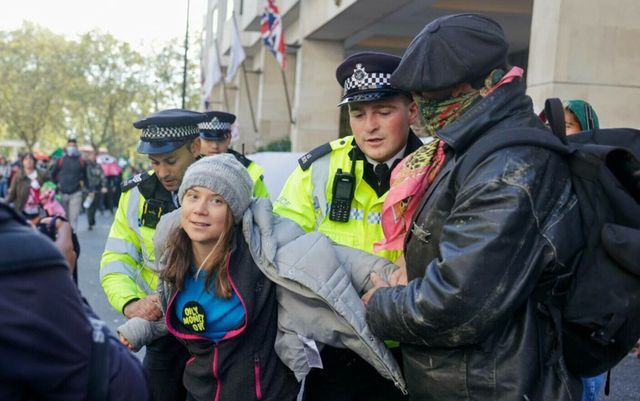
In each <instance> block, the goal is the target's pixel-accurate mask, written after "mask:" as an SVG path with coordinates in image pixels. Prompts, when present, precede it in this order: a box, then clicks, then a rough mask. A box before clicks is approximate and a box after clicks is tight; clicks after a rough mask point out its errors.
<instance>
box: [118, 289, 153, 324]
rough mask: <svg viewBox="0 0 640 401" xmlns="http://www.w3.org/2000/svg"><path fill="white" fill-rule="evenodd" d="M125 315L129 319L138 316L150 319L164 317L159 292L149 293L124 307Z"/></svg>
mask: <svg viewBox="0 0 640 401" xmlns="http://www.w3.org/2000/svg"><path fill="white" fill-rule="evenodd" d="M124 315H125V316H126V317H128V318H129V319H131V318H132V317H136V316H137V317H141V318H143V319H145V320H150V321H154V320H158V319H160V318H161V317H162V308H161V307H160V299H159V298H158V294H152V295H147V296H146V297H144V298H142V299H139V300H137V301H133V302H131V303H129V304H128V305H127V306H125V308H124Z"/></svg>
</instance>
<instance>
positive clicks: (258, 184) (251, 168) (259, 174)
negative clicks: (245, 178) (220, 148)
mask: <svg viewBox="0 0 640 401" xmlns="http://www.w3.org/2000/svg"><path fill="white" fill-rule="evenodd" d="M228 153H231V154H232V155H233V156H235V158H236V159H237V160H238V161H239V162H240V163H242V165H243V166H245V168H246V169H247V172H248V173H249V176H250V177H251V180H253V196H255V197H258V198H269V191H268V190H267V186H266V185H265V184H264V168H262V166H260V165H259V164H258V163H256V162H254V161H253V160H250V159H248V158H247V157H246V156H244V155H243V154H242V153H239V152H236V151H235V150H232V149H229V150H228Z"/></svg>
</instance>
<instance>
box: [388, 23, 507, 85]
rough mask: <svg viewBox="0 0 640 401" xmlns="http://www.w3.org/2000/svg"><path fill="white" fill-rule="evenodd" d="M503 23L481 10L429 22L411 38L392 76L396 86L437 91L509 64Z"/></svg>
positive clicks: (474, 78) (469, 80) (473, 79)
mask: <svg viewBox="0 0 640 401" xmlns="http://www.w3.org/2000/svg"><path fill="white" fill-rule="evenodd" d="M508 50H509V44H508V43H507V39H506V38H505V36H504V32H503V31H502V28H501V27H500V25H499V24H498V23H497V22H495V21H494V20H492V19H490V18H487V17H485V16H483V15H479V14H454V15H447V16H444V17H440V18H437V19H435V20H433V21H432V22H430V23H429V24H427V25H426V26H425V27H424V28H423V29H422V31H420V33H419V34H418V35H417V36H416V37H415V38H414V39H413V41H411V43H410V44H409V47H408V48H407V50H406V51H405V52H404V55H403V56H402V61H401V62H400V65H399V66H398V68H397V69H396V70H395V72H394V73H393V75H392V76H391V84H392V85H393V86H394V87H397V88H401V89H403V90H406V91H416V92H423V91H435V90H440V89H445V88H450V87H452V86H455V85H457V84H460V83H463V82H473V81H475V80H476V79H478V78H480V77H483V76H486V75H488V74H489V73H490V72H491V71H492V70H493V69H495V68H497V67H501V66H504V65H506V64H507V52H508Z"/></svg>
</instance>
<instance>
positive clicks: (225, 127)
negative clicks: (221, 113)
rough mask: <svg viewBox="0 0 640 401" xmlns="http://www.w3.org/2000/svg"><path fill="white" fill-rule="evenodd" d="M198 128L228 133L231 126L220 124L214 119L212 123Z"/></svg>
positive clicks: (205, 123) (202, 124)
mask: <svg viewBox="0 0 640 401" xmlns="http://www.w3.org/2000/svg"><path fill="white" fill-rule="evenodd" d="M198 128H200V129H201V130H206V131H230V130H231V124H230V123H228V122H222V121H220V120H218V119H217V118H214V119H213V120H212V121H207V122H204V123H200V124H198Z"/></svg>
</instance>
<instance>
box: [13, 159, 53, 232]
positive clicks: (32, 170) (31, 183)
mask: <svg viewBox="0 0 640 401" xmlns="http://www.w3.org/2000/svg"><path fill="white" fill-rule="evenodd" d="M43 183H44V177H43V176H42V174H41V173H40V172H39V171H38V170H37V169H36V158H35V157H34V155H33V153H24V154H23V155H22V157H21V158H20V168H19V169H18V171H17V172H16V174H15V175H14V177H13V179H12V181H11V186H10V187H9V196H8V198H7V201H8V202H9V203H10V204H12V205H13V208H14V209H15V210H16V211H18V212H19V213H21V214H22V216H24V218H25V219H27V220H30V221H32V222H34V223H37V222H38V220H39V219H40V218H41V217H43V216H44V215H45V214H46V213H45V211H44V209H43V207H42V200H41V197H40V195H41V194H40V188H41V186H42V184H43Z"/></svg>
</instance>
